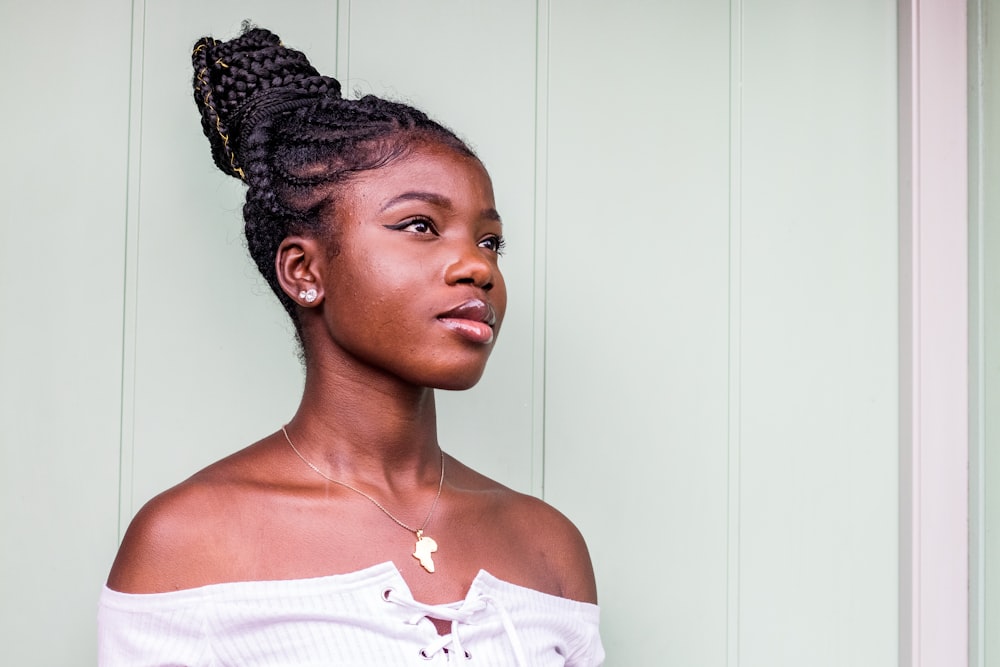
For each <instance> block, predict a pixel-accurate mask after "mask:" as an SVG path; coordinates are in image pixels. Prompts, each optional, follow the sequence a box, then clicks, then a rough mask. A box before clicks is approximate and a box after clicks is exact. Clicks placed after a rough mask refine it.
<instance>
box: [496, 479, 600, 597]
mask: <svg viewBox="0 0 1000 667" xmlns="http://www.w3.org/2000/svg"><path fill="white" fill-rule="evenodd" d="M511 493H514V492H511ZM512 506H513V516H514V517H515V518H514V520H515V521H516V522H517V524H518V525H519V526H520V530H521V534H522V535H523V536H524V539H526V540H531V542H532V543H533V546H534V547H535V550H536V553H542V554H544V558H545V561H546V562H547V563H548V564H549V565H550V566H551V567H552V568H553V570H554V572H555V573H556V574H557V575H558V579H559V588H560V593H559V594H560V595H561V596H562V597H565V598H570V599H572V600H578V601H580V602H590V603H594V604H596V603H597V584H596V582H595V580H594V566H593V564H592V563H591V560H590V552H589V550H588V549H587V543H586V541H585V540H584V538H583V535H582V534H581V533H580V531H579V530H578V529H577V527H576V526H575V525H574V524H573V522H572V521H570V520H569V519H568V518H567V517H566V516H565V515H564V514H562V513H561V512H560V511H559V510H557V509H556V508H554V507H552V506H551V505H549V504H548V503H546V502H544V501H543V500H540V499H538V498H535V497H533V496H528V495H524V494H520V493H518V494H516V497H515V498H514V499H513V500H512Z"/></svg>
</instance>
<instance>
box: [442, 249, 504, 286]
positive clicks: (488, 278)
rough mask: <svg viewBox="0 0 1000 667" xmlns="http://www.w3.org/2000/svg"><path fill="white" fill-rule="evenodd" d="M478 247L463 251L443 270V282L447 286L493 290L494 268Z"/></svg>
mask: <svg viewBox="0 0 1000 667" xmlns="http://www.w3.org/2000/svg"><path fill="white" fill-rule="evenodd" d="M485 252H486V251H484V250H483V249H482V248H480V247H479V246H478V245H476V246H473V247H472V248H466V249H463V251H462V252H461V254H459V255H458V256H457V257H455V258H454V259H453V260H452V261H451V262H450V263H449V264H448V266H447V268H446V269H445V276H444V279H445V282H447V283H448V284H449V285H463V284H464V285H475V286H476V287H479V288H480V289H482V290H483V291H485V292H489V291H490V290H491V289H493V284H494V282H495V277H494V271H496V270H497V269H496V267H495V266H494V265H493V262H491V261H490V259H489V258H488V257H486V256H485Z"/></svg>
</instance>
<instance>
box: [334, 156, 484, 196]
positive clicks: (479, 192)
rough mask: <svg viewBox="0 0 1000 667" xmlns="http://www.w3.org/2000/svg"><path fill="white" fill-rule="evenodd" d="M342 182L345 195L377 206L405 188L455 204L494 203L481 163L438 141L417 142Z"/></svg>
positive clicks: (406, 190) (401, 192)
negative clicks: (430, 142)
mask: <svg viewBox="0 0 1000 667" xmlns="http://www.w3.org/2000/svg"><path fill="white" fill-rule="evenodd" d="M344 186H345V187H344V190H343V191H342V193H343V195H344V196H345V198H348V199H352V200H354V201H355V202H356V203H358V204H366V205H370V206H376V207H379V208H381V207H384V206H387V205H391V203H392V201H393V200H394V199H396V198H397V197H399V196H400V195H401V194H404V193H408V192H421V193H426V194H428V195H438V196H439V197H440V198H441V199H447V200H449V201H451V202H454V203H455V205H456V206H462V205H464V206H470V207H473V208H478V209H482V208H493V206H494V203H493V184H492V182H491V181H490V176H489V174H488V173H487V172H486V169H485V167H483V165H482V163H481V162H480V161H479V160H478V159H476V158H474V157H471V156H469V155H464V154H462V153H459V152H458V151H456V150H454V149H452V148H450V147H447V146H442V145H440V144H427V143H421V144H417V145H415V146H413V147H412V148H410V149H408V150H407V152H406V153H405V154H404V155H403V156H402V157H400V158H398V159H396V160H393V161H392V162H390V163H389V164H387V165H385V166H384V167H380V168H378V169H372V170H369V171H364V172H361V173H359V174H357V175H356V176H354V177H353V178H351V179H350V180H349V181H347V182H346V183H345V184H344Z"/></svg>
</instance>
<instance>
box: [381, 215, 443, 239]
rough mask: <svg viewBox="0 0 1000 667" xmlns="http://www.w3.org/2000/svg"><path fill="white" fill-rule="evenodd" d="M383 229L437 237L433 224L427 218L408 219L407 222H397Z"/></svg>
mask: <svg viewBox="0 0 1000 667" xmlns="http://www.w3.org/2000/svg"><path fill="white" fill-rule="evenodd" d="M385 228H386V229H392V230H395V231H407V232H411V233H413V234H434V235H435V236H437V230H436V229H434V223H433V222H431V221H430V220H428V219H427V218H409V219H408V220H403V221H402V222H397V223H396V224H394V225H385Z"/></svg>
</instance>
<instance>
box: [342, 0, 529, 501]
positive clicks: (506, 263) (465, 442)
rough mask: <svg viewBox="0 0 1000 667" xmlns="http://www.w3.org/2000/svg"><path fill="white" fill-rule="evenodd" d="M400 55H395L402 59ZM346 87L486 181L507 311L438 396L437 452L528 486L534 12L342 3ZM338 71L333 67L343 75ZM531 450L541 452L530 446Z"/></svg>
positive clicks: (525, 1) (460, 1) (467, 5)
mask: <svg viewBox="0 0 1000 667" xmlns="http://www.w3.org/2000/svg"><path fill="white" fill-rule="evenodd" d="M404 54H405V55H404ZM348 67H349V78H348V85H347V86H345V89H347V90H349V91H350V92H357V93H374V94H377V95H380V96H386V97H389V98H391V99H397V100H400V101H403V102H407V103H410V104H413V105H415V106H416V107H417V108H419V109H422V110H424V111H426V112H427V113H428V114H429V115H431V116H432V117H434V118H435V119H436V120H438V121H440V122H442V123H443V124H444V125H446V126H448V127H450V128H452V129H453V130H455V131H456V132H457V134H458V135H459V136H461V137H463V138H465V139H466V140H467V141H468V142H469V143H470V145H471V146H472V147H473V149H474V150H476V152H477V153H478V155H479V157H480V158H481V159H482V160H483V162H484V163H485V164H486V168H487V169H488V170H489V172H490V175H491V176H492V178H493V186H494V190H495V194H496V201H497V208H498V210H499V212H500V215H501V217H502V218H503V221H504V235H505V237H506V238H507V242H508V243H507V252H506V255H505V256H504V257H503V258H501V261H500V264H501V269H502V270H503V272H504V275H505V278H506V282H507V292H508V308H507V316H506V319H505V321H504V324H503V328H502V331H501V333H500V337H499V339H498V342H497V347H496V350H495V352H494V353H493V356H492V358H491V360H490V363H489V366H488V367H487V369H486V374H485V376H484V377H483V380H482V381H481V382H480V384H479V385H478V386H476V387H475V388H474V389H472V390H470V391H467V392H460V393H448V392H438V396H437V402H438V406H439V407H438V416H439V434H440V440H441V445H442V447H444V448H445V450H447V451H448V452H450V453H451V454H453V455H455V456H457V457H458V458H459V459H461V460H463V461H464V462H465V463H467V464H469V465H471V466H472V467H474V468H476V469H478V470H481V471H482V472H484V473H485V474H487V475H490V476H491V477H494V478H496V479H498V480H500V481H501V482H503V483H505V484H507V485H509V486H512V487H514V488H516V489H518V490H520V491H529V490H531V487H532V467H531V464H532V460H533V457H534V452H533V449H532V447H533V446H534V445H533V442H532V432H533V431H532V424H533V422H532V420H533V419H534V418H536V416H535V415H533V412H532V406H533V394H532V392H533V378H534V373H533V369H532V335H533V326H534V322H533V312H534V306H533V303H532V287H533V283H532V274H533V261H534V257H533V255H532V242H533V239H534V232H535V228H534V224H533V222H534V182H535V176H534V133H535V124H534V121H535V119H534V112H535V104H534V100H535V3H534V2H533V1H531V0H516V1H508V2H503V3H495V2H483V1H480V2H469V1H467V0H433V1H427V2H419V3H414V2H408V1H406V0H378V1H375V2H372V1H368V0H366V1H365V2H354V3H351V8H350V62H349V65H348ZM341 68H342V71H343V64H341ZM535 444H537V445H538V446H540V443H535Z"/></svg>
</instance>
